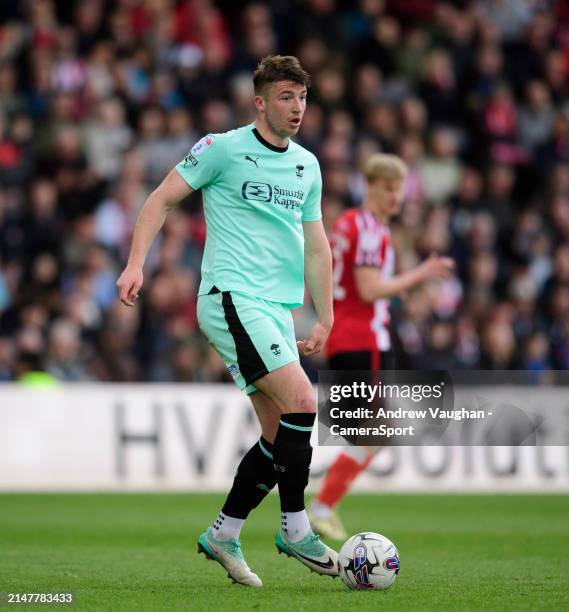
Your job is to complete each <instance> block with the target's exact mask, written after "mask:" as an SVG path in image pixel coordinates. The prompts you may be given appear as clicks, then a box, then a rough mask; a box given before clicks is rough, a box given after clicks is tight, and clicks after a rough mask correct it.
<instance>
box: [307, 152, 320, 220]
mask: <svg viewBox="0 0 569 612" xmlns="http://www.w3.org/2000/svg"><path fill="white" fill-rule="evenodd" d="M321 200H322V175H321V174H320V166H319V165H318V162H316V172H315V176H314V181H313V183H312V186H311V188H310V191H309V192H308V195H307V196H306V200H305V202H304V204H303V205H302V221H303V222H304V221H320V219H322V209H321Z"/></svg>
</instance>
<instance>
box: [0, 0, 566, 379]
mask: <svg viewBox="0 0 569 612" xmlns="http://www.w3.org/2000/svg"><path fill="white" fill-rule="evenodd" d="M0 20H1V21H0V381H10V380H16V379H18V378H19V377H21V376H22V375H24V374H25V373H27V372H30V371H38V370H39V371H45V372H47V373H49V374H50V375H51V376H53V377H54V378H55V379H57V380H61V381H73V382H77V381H88V380H101V381H116V382H118V381H143V380H149V381H156V382H157V381H214V382H217V381H226V380H230V377H229V376H228V374H227V372H226V371H225V367H224V365H223V363H221V362H220V360H219V358H218V357H217V356H216V355H215V354H214V353H213V351H212V350H211V349H210V348H209V347H208V345H207V343H205V341H204V340H203V338H202V336H201V334H200V332H199V329H197V323H196V312H195V302H196V290H197V283H198V281H199V266H200V258H201V252H202V249H203V245H204V239H205V225H204V220H203V216H202V211H201V196H200V195H199V194H193V195H192V196H191V197H190V198H189V199H188V200H187V201H185V202H183V203H182V205H181V206H180V207H179V208H178V209H176V210H175V211H173V212H171V213H170V215H169V216H168V219H167V221H166V224H165V227H164V230H163V232H162V234H161V236H160V238H159V240H158V241H157V243H156V245H155V247H153V250H152V251H151V254H150V256H149V260H148V266H147V268H146V270H145V288H144V291H143V295H142V296H141V299H140V301H139V304H138V306H137V307H136V308H133V309H128V308H125V307H124V306H122V305H120V303H119V302H118V300H117V296H116V289H115V281H116V278H117V276H118V273H119V272H120V270H121V268H122V266H123V264H124V261H125V257H126V255H127V249H128V248H129V245H130V238H131V233H132V229H133V224H134V220H135V218H136V215H137V212H138V211H139V209H140V208H141V206H142V204H143V203H144V200H145V197H146V196H147V195H148V194H149V193H150V191H151V190H152V189H153V188H154V187H155V186H156V185H157V184H158V183H159V181H160V180H161V179H162V178H163V177H164V176H165V174H166V173H167V171H168V170H169V169H170V168H171V167H172V166H174V165H175V164H176V163H177V162H178V161H179V160H180V159H182V158H183V157H184V156H185V155H186V154H187V152H188V150H189V149H190V148H191V146H192V145H193V144H194V142H195V141H196V140H197V139H198V138H199V137H201V136H202V135H203V134H205V133H207V132H220V131H226V130H228V129H232V128H233V127H236V126H239V125H244V124H246V123H247V122H249V121H250V120H251V119H252V117H253V112H254V108H253V106H252V104H251V95H252V86H251V73H252V71H253V70H254V68H255V66H256V64H257V63H258V61H259V59H260V58H261V57H263V56H265V55H267V54H272V53H283V54H295V55H297V56H298V57H299V59H300V60H301V62H302V64H303V65H304V67H305V68H306V69H307V70H308V71H309V72H310V73H311V74H312V77H313V87H312V89H311V92H310V95H309V106H308V109H307V111H306V115H305V118H304V122H303V125H302V128H301V132H300V137H299V141H300V143H301V144H302V145H304V146H305V147H307V148H308V149H309V150H311V151H312V152H314V153H315V154H316V155H317V157H318V158H319V160H320V163H321V167H322V172H323V183H324V195H323V201H322V208H323V215H324V221H325V225H326V227H327V229H328V230H329V229H330V227H331V225H332V223H333V222H334V220H335V219H336V218H337V217H338V215H340V214H341V212H342V211H343V210H344V208H345V207H347V206H357V205H358V204H359V203H360V202H361V200H362V189H363V179H362V175H361V172H360V168H361V167H362V163H363V162H364V160H365V159H366V158H367V157H368V156H369V155H370V154H371V153H372V152H375V151H385V152H392V153H396V154H398V155H400V156H401V157H402V158H403V159H404V160H405V161H406V163H407V164H408V166H409V176H408V180H407V183H406V204H405V207H404V210H403V212H402V214H401V216H400V218H399V219H398V220H397V221H396V223H395V225H394V228H393V234H394V240H395V243H396V247H397V253H398V267H399V269H400V270H405V269H407V268H409V267H412V266H414V265H416V263H417V262H418V261H420V260H421V259H422V258H424V257H426V256H428V255H429V254H430V253H432V252H436V253H440V254H447V255H450V256H452V257H453V258H454V259H455V261H456V264H457V273H456V276H455V277H454V278H452V279H450V280H448V281H444V282H440V283H436V284H431V285H429V286H424V287H422V288H420V289H418V290H415V291H413V292H411V293H409V294H408V295H407V296H405V298H404V299H401V300H396V301H395V302H394V303H393V307H392V315H393V332H394V340H395V346H396V355H397V359H398V363H399V365H400V366H401V367H412V368H421V367H429V368H481V369H510V368H527V369H533V370H543V369H549V368H557V369H566V368H569V2H567V1H564V0H558V1H552V2H546V1H539V0H478V1H475V0H470V1H469V0H454V1H446V2H439V1H436V0H405V1H403V0H401V1H398V0H391V1H390V0H360V1H359V2H356V1H353V2H342V1H341V0H337V1H336V0H303V1H301V0H299V1H291V2H286V1H284V0H283V1H281V0H275V1H273V2H247V3H244V2H230V1H229V0H228V1H225V2H223V1H218V2H213V1H212V0H113V1H110V0H109V1H105V0H75V1H71V0H66V1H63V0H61V1H57V0H27V1H26V0H20V1H16V0H14V1H13V2H9V3H1V4H0ZM295 317H296V324H297V332H298V335H299V336H300V337H302V335H303V333H305V332H306V331H307V330H308V329H309V328H310V325H311V323H312V321H313V317H314V313H313V311H312V308H311V306H310V304H309V303H308V304H307V305H306V306H305V307H303V308H302V309H300V310H298V311H296V312H295ZM322 359H323V357H322V356H320V357H318V358H317V359H313V360H311V361H308V360H307V361H306V362H305V365H306V367H307V370H308V371H309V373H310V374H311V375H312V376H314V375H315V373H316V371H317V368H318V367H319V366H320V365H321V364H322Z"/></svg>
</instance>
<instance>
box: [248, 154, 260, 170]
mask: <svg viewBox="0 0 569 612" xmlns="http://www.w3.org/2000/svg"><path fill="white" fill-rule="evenodd" d="M245 159H246V160H247V161H250V162H253V163H254V164H255V168H258V167H259V164H258V163H257V162H258V161H259V158H258V157H256V158H255V159H253V158H252V157H249V155H245Z"/></svg>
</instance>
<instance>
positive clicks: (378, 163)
mask: <svg viewBox="0 0 569 612" xmlns="http://www.w3.org/2000/svg"><path fill="white" fill-rule="evenodd" d="M364 176H365V178H366V180H367V182H368V183H371V182H373V181H376V180H377V179H387V180H394V179H395V180H401V181H402V180H403V179H405V177H406V176H407V166H406V164H405V162H404V161H403V160H402V159H401V158H400V157H397V155H391V154H389V153H374V154H373V155H372V156H371V157H370V158H369V159H368V160H367V162H366V163H365V166H364Z"/></svg>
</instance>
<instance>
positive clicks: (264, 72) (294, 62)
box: [253, 55, 310, 95]
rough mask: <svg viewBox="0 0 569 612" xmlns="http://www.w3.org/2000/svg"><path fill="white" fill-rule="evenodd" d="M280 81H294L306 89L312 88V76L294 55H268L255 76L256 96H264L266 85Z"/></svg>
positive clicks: (258, 67)
mask: <svg viewBox="0 0 569 612" xmlns="http://www.w3.org/2000/svg"><path fill="white" fill-rule="evenodd" d="M278 81H294V82H295V83H298V84H300V85H304V86H305V87H306V88H308V87H310V75H309V74H308V72H306V70H304V68H303V67H302V66H301V65H300V62H299V61H298V58H296V57H294V55H267V56H266V57H264V58H263V59H262V60H261V61H260V62H259V65H258V66H257V70H255V73H254V74H253V87H254V88H255V94H256V95H262V94H263V93H264V89H265V86H266V85H269V84H270V83H277V82H278Z"/></svg>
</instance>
